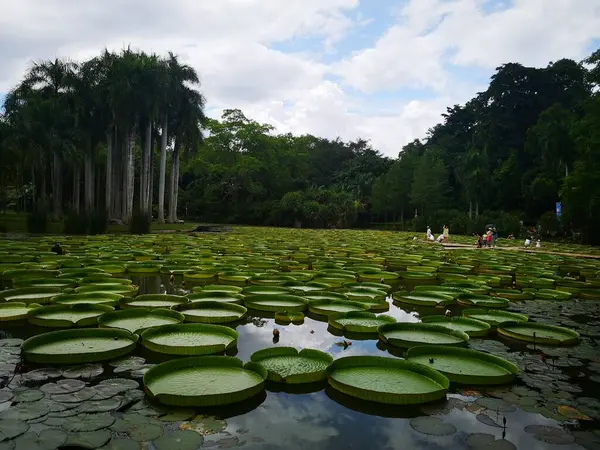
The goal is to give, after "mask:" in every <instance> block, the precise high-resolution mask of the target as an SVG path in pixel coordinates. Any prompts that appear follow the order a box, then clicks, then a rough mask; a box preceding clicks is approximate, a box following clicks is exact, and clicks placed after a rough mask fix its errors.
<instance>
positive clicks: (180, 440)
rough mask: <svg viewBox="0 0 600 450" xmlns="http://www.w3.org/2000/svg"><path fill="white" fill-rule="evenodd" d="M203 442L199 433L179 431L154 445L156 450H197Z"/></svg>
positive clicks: (155, 442) (154, 442) (164, 437)
mask: <svg viewBox="0 0 600 450" xmlns="http://www.w3.org/2000/svg"><path fill="white" fill-rule="evenodd" d="M203 442H204V439H203V438H202V436H201V435H200V434H198V433H195V432H193V431H183V430H177V431H173V432H171V433H169V434H165V435H164V436H163V437H161V438H160V439H156V440H155V441H153V442H152V443H153V444H154V447H156V450H197V449H198V448H200V446H201V445H202V443H203Z"/></svg>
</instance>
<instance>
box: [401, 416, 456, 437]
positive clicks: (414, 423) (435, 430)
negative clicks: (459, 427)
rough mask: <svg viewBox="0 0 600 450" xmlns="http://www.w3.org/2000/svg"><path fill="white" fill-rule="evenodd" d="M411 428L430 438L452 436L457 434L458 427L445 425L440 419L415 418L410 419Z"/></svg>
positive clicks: (449, 424)
mask: <svg viewBox="0 0 600 450" xmlns="http://www.w3.org/2000/svg"><path fill="white" fill-rule="evenodd" d="M410 427H411V428H412V429H413V430H415V431H417V432H419V433H421V434H426V435H429V436H450V435H451V434H454V433H456V427H455V426H454V425H452V424H451V423H445V422H444V421H443V420H442V419H440V418H438V417H429V416H424V417H413V418H412V419H410Z"/></svg>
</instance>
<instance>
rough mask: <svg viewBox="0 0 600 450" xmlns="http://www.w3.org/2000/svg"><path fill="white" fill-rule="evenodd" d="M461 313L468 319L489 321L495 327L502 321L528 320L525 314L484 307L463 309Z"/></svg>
mask: <svg viewBox="0 0 600 450" xmlns="http://www.w3.org/2000/svg"><path fill="white" fill-rule="evenodd" d="M462 315H463V316H464V317H468V318H470V319H477V320H481V321H482V322H486V323H489V324H490V325H491V326H492V327H497V326H498V325H501V324H503V323H504V322H515V321H518V322H527V320H529V318H528V317H527V316H526V315H525V314H519V313H513V312H509V311H501V310H497V309H484V308H469V309H465V310H464V311H463V312H462Z"/></svg>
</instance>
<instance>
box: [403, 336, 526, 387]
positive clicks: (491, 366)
mask: <svg viewBox="0 0 600 450" xmlns="http://www.w3.org/2000/svg"><path fill="white" fill-rule="evenodd" d="M406 356H407V359H408V360H409V361H412V362H416V363H421V364H425V365H428V366H429V367H431V368H433V369H436V370H438V371H439V372H441V373H443V374H444V375H446V376H447V377H448V379H449V380H450V381H451V382H453V383H461V384H505V383H509V382H510V381H512V380H513V379H514V378H515V377H516V376H517V374H518V373H519V368H518V367H517V366H515V365H514V364H513V363H511V362H508V361H506V360H504V359H502V358H498V357H497V356H493V355H490V354H488V353H484V352H479V351H477V350H470V349H466V348H450V347H447V346H437V345H426V346H419V347H413V348H411V349H410V350H408V353H407V354H406Z"/></svg>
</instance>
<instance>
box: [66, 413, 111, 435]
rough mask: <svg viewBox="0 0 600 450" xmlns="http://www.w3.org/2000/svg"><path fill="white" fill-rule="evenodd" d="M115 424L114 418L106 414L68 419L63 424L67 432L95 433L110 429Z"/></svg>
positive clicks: (85, 415)
mask: <svg viewBox="0 0 600 450" xmlns="http://www.w3.org/2000/svg"><path fill="white" fill-rule="evenodd" d="M114 422H115V418H114V417H113V416H111V415H110V414H108V413H99V414H82V415H78V416H74V417H72V418H70V419H69V420H68V421H66V422H65V423H64V424H63V428H64V429H65V430H67V431H72V432H81V431H96V430H102V429H104V428H108V427H110V426H111V425H112V424H113V423H114Z"/></svg>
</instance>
